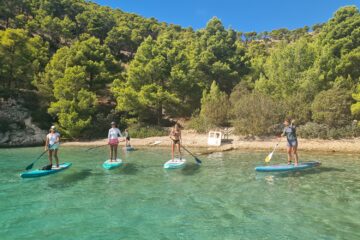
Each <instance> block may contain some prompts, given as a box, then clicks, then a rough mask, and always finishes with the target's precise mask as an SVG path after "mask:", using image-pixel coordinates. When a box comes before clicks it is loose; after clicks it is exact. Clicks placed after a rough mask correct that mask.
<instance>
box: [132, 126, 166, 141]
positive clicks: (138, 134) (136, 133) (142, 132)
mask: <svg viewBox="0 0 360 240" xmlns="http://www.w3.org/2000/svg"><path fill="white" fill-rule="evenodd" d="M128 131H129V133H130V136H131V137H133V138H147V137H155V136H166V135H168V134H169V131H168V130H167V129H165V128H162V127H159V126H143V125H132V126H130V127H128Z"/></svg>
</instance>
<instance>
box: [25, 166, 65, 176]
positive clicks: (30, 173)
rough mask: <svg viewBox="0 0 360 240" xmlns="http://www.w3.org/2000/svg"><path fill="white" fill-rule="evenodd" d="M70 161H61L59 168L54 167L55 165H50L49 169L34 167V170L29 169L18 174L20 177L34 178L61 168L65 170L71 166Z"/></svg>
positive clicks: (55, 171)
mask: <svg viewBox="0 0 360 240" xmlns="http://www.w3.org/2000/svg"><path fill="white" fill-rule="evenodd" d="M71 164H72V163H61V164H60V165H59V168H57V167H56V165H53V166H52V169H51V170H42V169H36V170H30V171H27V172H23V173H21V174H20V177H22V178H35V177H42V176H46V175H49V174H53V173H57V172H60V171H62V170H65V169H67V168H69V167H70V166H71Z"/></svg>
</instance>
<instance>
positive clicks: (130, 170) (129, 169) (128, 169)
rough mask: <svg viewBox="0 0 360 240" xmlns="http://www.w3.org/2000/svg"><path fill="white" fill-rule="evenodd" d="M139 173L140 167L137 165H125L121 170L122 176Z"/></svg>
mask: <svg viewBox="0 0 360 240" xmlns="http://www.w3.org/2000/svg"><path fill="white" fill-rule="evenodd" d="M137 172H139V169H138V166H137V165H136V164H135V163H124V164H123V165H122V166H121V167H120V169H119V173H120V174H128V175H136V174H137Z"/></svg>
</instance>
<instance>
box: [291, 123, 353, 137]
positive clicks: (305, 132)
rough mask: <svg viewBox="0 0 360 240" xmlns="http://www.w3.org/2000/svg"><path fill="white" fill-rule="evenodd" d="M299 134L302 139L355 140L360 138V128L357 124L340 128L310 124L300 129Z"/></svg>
mask: <svg viewBox="0 0 360 240" xmlns="http://www.w3.org/2000/svg"><path fill="white" fill-rule="evenodd" d="M297 134H298V136H299V137H302V138H321V139H341V138H353V137H359V136H360V127H359V126H357V124H351V125H347V126H344V127H340V128H331V127H329V126H328V125H326V124H319V123H314V122H308V123H306V124H305V125H302V126H300V127H299V128H298V130H297Z"/></svg>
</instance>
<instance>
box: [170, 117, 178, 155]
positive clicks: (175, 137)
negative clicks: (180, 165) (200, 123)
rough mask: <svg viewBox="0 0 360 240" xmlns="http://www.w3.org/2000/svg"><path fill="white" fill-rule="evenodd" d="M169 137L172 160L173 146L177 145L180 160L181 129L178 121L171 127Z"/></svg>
mask: <svg viewBox="0 0 360 240" xmlns="http://www.w3.org/2000/svg"><path fill="white" fill-rule="evenodd" d="M170 138H171V140H172V144H171V147H172V151H171V154H172V160H174V153H175V146H177V149H178V152H179V155H180V160H181V149H180V146H181V130H180V125H179V124H178V123H176V124H175V126H174V127H173V128H172V129H171V131H170Z"/></svg>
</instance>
